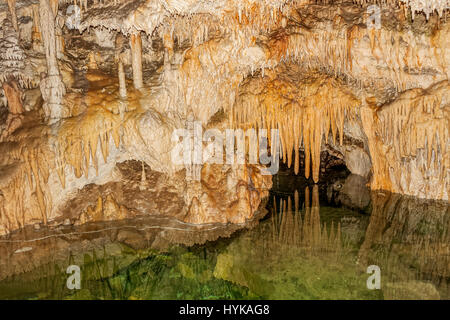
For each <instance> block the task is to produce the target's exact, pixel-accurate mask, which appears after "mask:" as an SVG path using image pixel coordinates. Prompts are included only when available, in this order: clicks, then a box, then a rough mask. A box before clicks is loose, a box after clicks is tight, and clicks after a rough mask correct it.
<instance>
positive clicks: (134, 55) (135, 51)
mask: <svg viewBox="0 0 450 320" xmlns="http://www.w3.org/2000/svg"><path fill="white" fill-rule="evenodd" d="M130 45H131V66H132V68H133V83H134V87H135V88H136V89H141V88H142V87H143V86H144V84H143V80H142V41H141V35H140V34H139V33H133V34H131V39H130Z"/></svg>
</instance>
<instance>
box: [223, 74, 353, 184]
mask: <svg viewBox="0 0 450 320" xmlns="http://www.w3.org/2000/svg"><path fill="white" fill-rule="evenodd" d="M271 77H272V78H273V75H271V74H269V75H268V77H267V78H265V79H270V78H271ZM281 83H282V85H283V86H284V87H285V88H288V89H287V90H286V92H283V93H280V91H279V87H280V85H281ZM259 85H261V86H263V87H265V88H267V89H266V90H264V91H263V92H262V93H261V95H260V96H259V97H257V98H255V96H254V95H252V94H246V95H241V98H240V100H238V102H237V104H236V105H235V106H234V107H233V109H232V111H231V112H233V114H234V115H233V116H232V118H233V119H235V122H234V124H233V125H234V126H235V127H236V126H237V127H239V126H251V127H255V128H256V127H261V126H262V127H265V128H267V129H268V130H270V128H278V129H279V130H280V139H281V144H282V147H281V152H280V157H281V158H282V159H283V161H284V162H285V163H287V164H288V166H289V167H290V166H291V165H292V157H295V158H294V171H295V173H298V171H299V147H300V146H301V145H303V149H304V153H305V157H304V165H305V177H306V178H309V177H310V176H312V178H313V180H314V181H315V182H317V181H318V180H319V169H320V151H321V146H322V140H323V138H324V136H325V140H326V141H327V140H328V135H329V133H330V131H331V132H332V135H333V140H334V142H335V140H336V135H337V132H339V141H340V144H341V145H342V143H343V137H344V122H345V120H346V119H347V120H350V121H352V120H353V119H354V115H355V113H356V109H355V108H356V107H357V106H358V105H359V101H358V100H357V99H356V98H354V97H353V96H352V95H350V94H348V93H346V92H343V91H342V90H340V89H339V87H340V84H339V83H338V82H336V80H333V79H331V78H328V77H323V76H322V77H319V78H317V79H315V80H314V81H312V82H310V83H306V84H302V85H301V86H300V85H299V86H298V85H297V84H295V83H294V82H293V81H292V82H280V81H279V80H278V79H276V78H274V79H271V80H265V81H264V82H263V83H261V84H259ZM244 90H245V89H244ZM287 98H288V99H290V100H291V101H292V100H293V101H295V102H294V103H287V104H286V105H283V104H284V102H283V99H287ZM260 119H264V121H263V123H262V124H261V123H259V122H260Z"/></svg>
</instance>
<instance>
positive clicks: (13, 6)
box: [7, 0, 19, 32]
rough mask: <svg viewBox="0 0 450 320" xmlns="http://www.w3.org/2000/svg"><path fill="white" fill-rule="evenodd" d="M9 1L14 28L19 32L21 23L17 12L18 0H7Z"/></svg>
mask: <svg viewBox="0 0 450 320" xmlns="http://www.w3.org/2000/svg"><path fill="white" fill-rule="evenodd" d="M7 2H8V8H9V13H10V14H11V22H12V24H13V27H14V30H16V32H19V25H18V24H17V14H16V0H7Z"/></svg>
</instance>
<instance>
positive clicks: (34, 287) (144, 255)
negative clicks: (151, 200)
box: [0, 172, 450, 299]
mask: <svg viewBox="0 0 450 320" xmlns="http://www.w3.org/2000/svg"><path fill="white" fill-rule="evenodd" d="M326 181H327V183H322V184H320V185H316V186H314V185H312V184H310V183H308V181H305V180H304V179H303V178H301V177H298V178H292V176H290V175H288V172H281V173H280V174H279V175H278V176H276V177H274V188H273V190H272V193H271V195H270V198H269V199H268V201H267V203H266V208H267V212H263V210H262V212H261V214H260V216H259V218H261V220H259V221H258V220H255V221H253V222H252V223H249V224H248V225H246V226H239V227H236V226H234V227H230V226H216V225H210V226H207V227H203V228H201V229H196V227H194V226H187V225H183V224H181V223H178V222H173V221H163V220H157V219H156V220H151V221H144V220H143V221H140V222H139V221H137V222H134V223H135V224H134V225H133V226H131V225H132V222H131V221H128V222H126V223H125V222H124V223H122V224H111V223H110V224H107V225H100V226H98V225H97V226H88V227H84V229H82V230H75V231H76V232H75V231H74V230H72V229H70V230H64V229H61V230H58V231H53V233H51V232H49V231H41V232H42V233H41V234H39V235H40V239H41V238H42V239H41V240H36V235H35V234H34V233H35V231H33V230H31V231H28V233H26V234H25V235H22V236H21V237H22V238H23V239H27V242H21V240H20V239H22V238H20V237H19V236H17V238H14V237H12V238H8V239H3V240H2V241H3V242H0V256H1V257H2V260H3V261H0V279H1V280H0V299H449V298H450V286H449V280H450V273H449V271H450V251H449V250H450V248H449V244H450V235H449V226H450V215H449V206H448V203H446V202H436V201H423V200H419V199H414V198H408V197H402V196H399V195H393V194H387V193H381V192H377V193H370V192H369V191H368V190H367V189H366V188H365V182H364V181H361V180H360V179H359V178H358V177H354V176H350V177H347V173H346V172H341V173H337V174H334V175H333V176H330V177H328V178H327V179H326ZM143 226H147V227H143ZM44 238H45V239H44ZM8 241H9V242H8ZM18 248H19V249H22V251H21V250H19V252H17V249H18ZM24 248H25V249H24ZM30 248H31V249H30ZM27 250H28V251H27ZM69 265H78V266H80V270H81V283H80V285H81V288H80V289H79V290H76V289H75V290H70V289H68V288H67V284H66V282H67V279H68V277H69V274H67V273H66V268H67V267H68V266H69ZM369 265H377V266H379V268H380V284H381V288H380V289H372V290H371V289H369V288H368V286H367V279H368V278H369V276H371V274H368V273H367V267H368V266H369Z"/></svg>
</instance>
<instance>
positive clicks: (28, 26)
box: [0, 0, 450, 234]
mask: <svg viewBox="0 0 450 320" xmlns="http://www.w3.org/2000/svg"><path fill="white" fill-rule="evenodd" d="M328 2H330V3H329V4H323V3H322V2H317V3H316V1H308V0H297V1H256V0H254V1H237V0H224V1H219V2H217V1H211V2H205V1H202V2H199V1H195V0H192V1H191V0H189V1H166V2H162V1H144V0H135V1H105V2H97V1H94V3H93V4H92V6H91V7H89V10H87V2H83V1H82V2H81V10H80V12H81V15H80V16H77V15H74V16H71V17H70V19H69V18H68V17H67V15H66V13H67V14H68V12H69V11H70V10H68V5H70V4H71V2H70V1H59V2H58V1H53V0H52V1H49V0H41V1H40V2H39V4H36V3H30V2H29V1H17V2H14V1H8V5H7V4H6V3H4V4H1V5H0V20H1V21H2V22H4V23H2V26H3V27H2V29H0V48H2V52H0V70H1V72H2V73H1V75H0V81H1V82H2V88H3V89H4V91H5V96H6V98H5V99H2V100H0V101H1V102H0V103H1V107H3V108H4V107H5V106H6V107H8V109H7V111H6V112H7V114H8V115H7V117H5V119H6V120H5V121H4V122H2V123H1V124H0V125H1V126H0V129H1V138H0V141H1V142H0V150H1V154H2V156H1V157H0V190H1V193H0V195H1V196H0V234H5V233H8V232H11V231H13V230H16V229H19V228H21V227H23V226H26V225H29V224H36V223H44V224H48V223H49V224H52V223H62V221H64V220H67V219H69V221H70V223H75V224H82V223H86V222H90V221H99V220H116V219H125V218H131V217H135V216H137V215H146V214H147V215H148V214H162V215H170V216H175V217H177V218H178V219H180V220H183V221H185V222H188V223H194V224H201V223H213V222H220V223H227V222H231V223H243V222H245V221H246V220H248V219H251V218H252V216H253V215H254V214H255V212H256V210H257V208H258V206H259V204H260V203H261V201H262V199H263V198H264V197H265V196H266V195H267V191H268V189H270V187H271V177H270V176H264V175H262V174H261V169H262V166H261V165H254V164H251V165H250V164H246V165H232V164H223V165H222V164H203V165H197V167H195V168H194V169H192V168H193V167H192V166H189V165H187V166H186V167H185V166H184V165H183V164H176V163H174V162H173V161H172V159H171V151H172V149H173V148H174V146H175V144H176V141H174V140H173V139H172V134H173V132H174V131H175V130H176V129H181V128H186V123H187V122H186V121H187V120H188V119H191V120H192V119H193V120H194V121H199V122H200V123H201V125H202V126H203V128H210V129H211V128H217V129H220V130H225V129H227V128H228V129H238V128H240V129H249V128H255V129H261V128H263V129H268V131H269V132H270V129H278V130H279V133H280V141H281V144H280V152H279V154H280V158H281V160H282V161H284V162H285V163H287V164H288V165H289V166H293V167H294V171H295V173H298V174H305V176H306V177H311V178H312V179H313V180H314V181H315V182H317V181H319V180H320V154H321V152H322V151H324V150H327V151H328V152H335V153H339V154H340V155H341V156H342V158H343V160H344V161H345V162H346V164H347V167H348V168H349V170H350V171H351V172H352V173H354V174H357V175H361V176H364V177H370V179H371V180H370V185H371V187H372V188H373V189H384V190H388V191H393V192H397V193H402V194H408V195H413V196H417V197H422V198H435V199H444V200H448V198H449V194H448V190H449V185H450V181H449V180H450V174H449V170H450V156H449V127H450V123H449V121H450V114H449V112H450V110H449V108H450V97H449V92H450V90H449V84H448V77H449V75H450V69H449V66H450V53H449V52H450V51H449V48H450V23H448V22H446V21H447V20H448V19H446V18H447V17H446V15H448V12H447V11H446V8H448V5H449V4H448V1H445V0H442V1H413V0H409V1H406V0H399V1H384V2H383V5H380V7H373V6H372V7H369V6H370V5H373V4H374V3H375V1H369V0H368V1H357V2H358V4H352V3H349V2H342V3H341V1H328ZM79 5H80V3H79ZM397 5H399V6H397ZM58 9H59V11H58ZM76 12H78V11H76ZM412 18H414V20H412ZM64 21H65V22H66V24H65V25H64ZM68 21H69V22H70V23H67V22H68ZM61 22H62V23H61ZM372 22H373V23H374V24H373V25H372V24H369V23H372ZM16 24H17V26H16ZM73 29H77V30H73ZM61 30H62V31H61ZM60 31H61V32H60ZM78 31H80V32H81V33H79V32H78ZM3 51H4V52H3ZM7 75H8V76H7ZM10 76H12V77H13V78H14V80H15V82H13V84H11V80H10ZM22 91H23V92H22ZM39 91H40V92H39ZM25 111H26V112H25ZM272 138H273V137H271V136H269V143H272V141H271V139H272ZM301 154H304V157H303V159H304V167H301V166H300V160H299V159H300V156H301ZM138 164H140V167H139V168H141V169H142V170H138V169H137V168H136V166H138ZM127 166H128V169H126V168H127ZM124 168H125V169H124ZM192 170H194V171H195V172H196V173H195V175H194V176H195V177H196V178H197V179H194V181H191V180H190V179H188V178H187V177H191V174H192V172H193V171H192ZM191 171H192V172H191ZM138 173H139V177H138V178H136V175H137V174H138ZM156 176H158V177H160V178H159V180H158V184H155V183H154V181H150V180H149V179H151V177H156ZM161 177H162V178H161ZM155 179H156V178H155ZM149 183H150V184H151V185H152V187H151V190H150V191H149V189H148V188H149V187H148V185H149ZM152 183H153V184H152ZM113 186H115V187H114V188H113ZM124 190H127V191H126V192H125V191H124ZM152 190H153V191H152ZM89 191H92V192H93V193H92V194H95V195H96V196H95V197H94V196H92V195H90V196H89V197H88V198H89V201H86V203H84V202H83V201H80V199H83V198H84V197H87V195H88V194H89ZM94 191H95V192H96V193H95V192H94ZM146 192H147V193H146ZM171 194H172V195H173V197H172V196H170V195H171ZM144 195H145V196H144ZM136 199H140V200H139V201H137V200H136ZM158 199H160V201H159V200H158ZM163 199H165V200H164V201H163ZM71 204H76V208H77V212H75V211H73V210H71V209H70V208H71ZM175 204H176V205H175Z"/></svg>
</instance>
